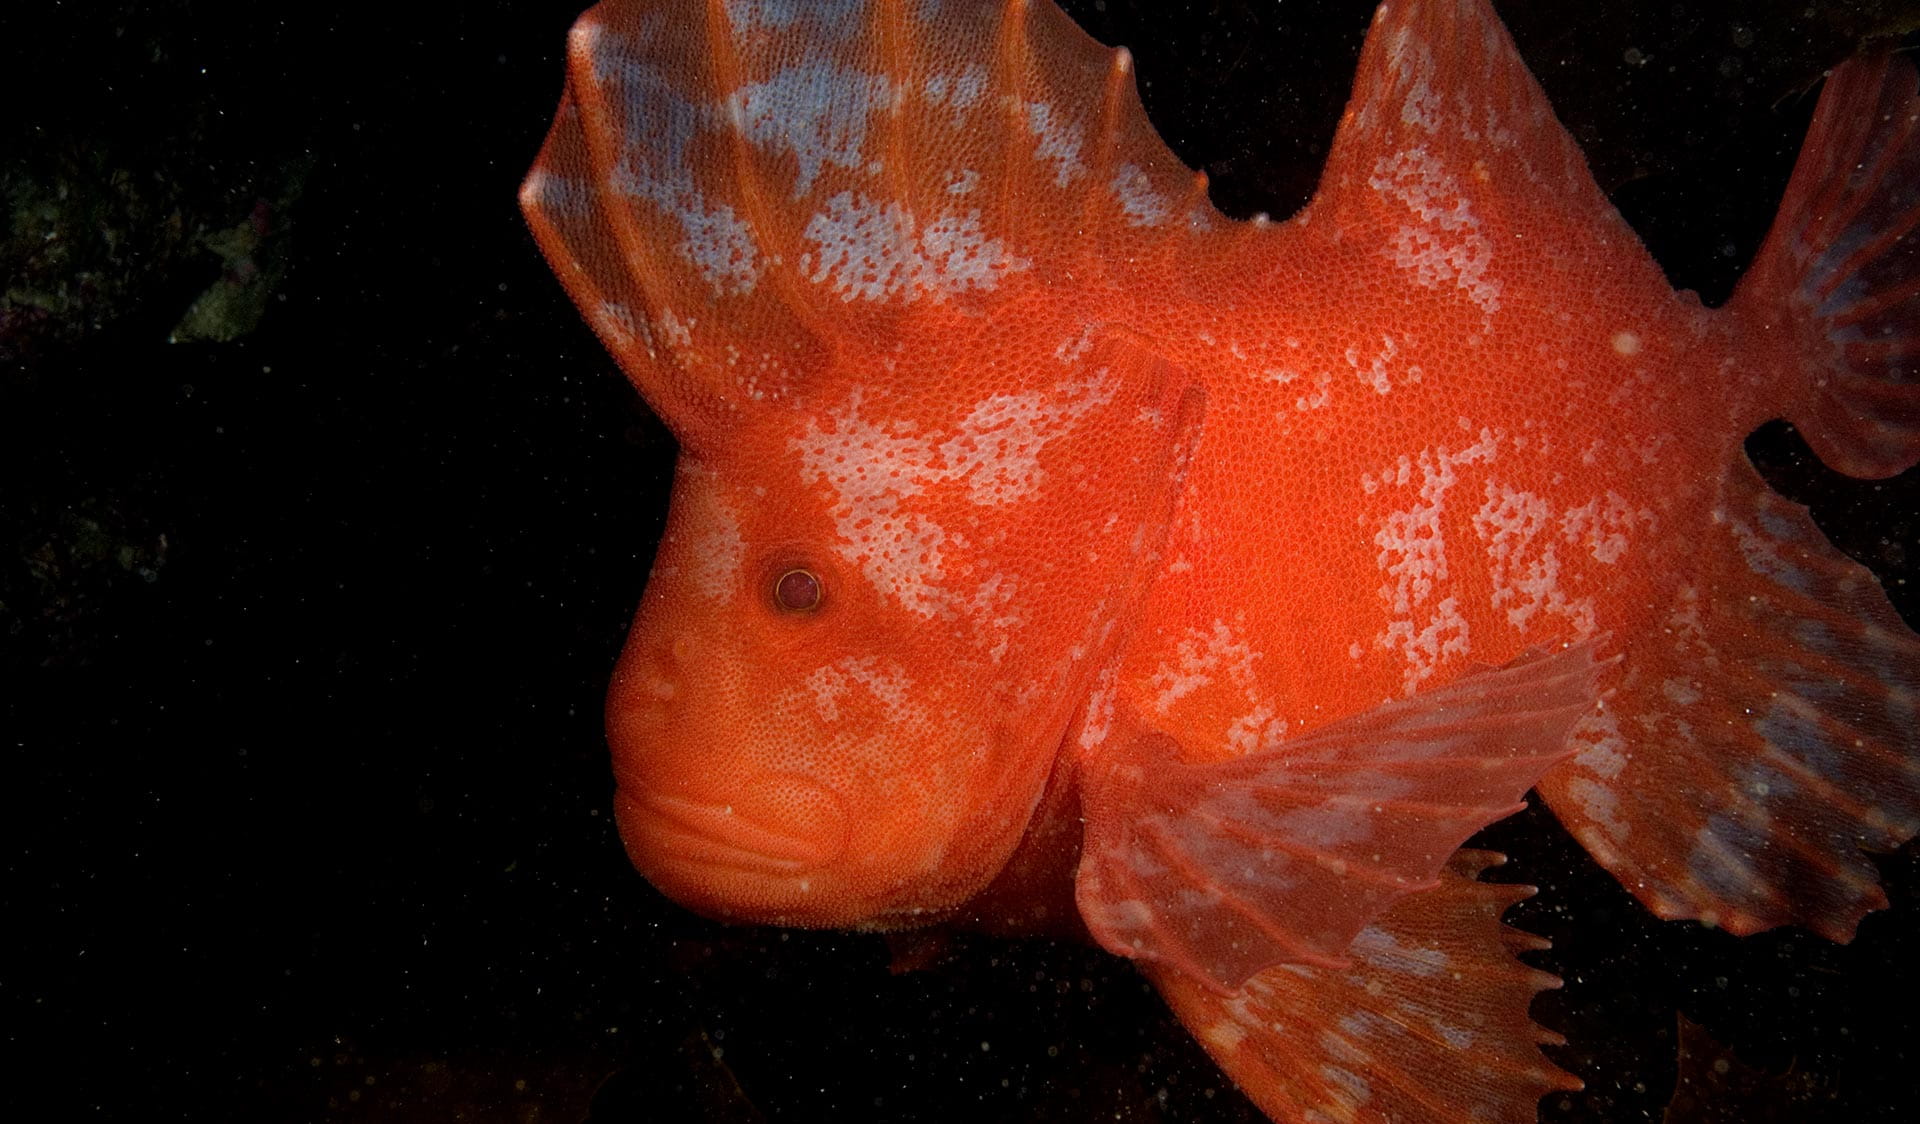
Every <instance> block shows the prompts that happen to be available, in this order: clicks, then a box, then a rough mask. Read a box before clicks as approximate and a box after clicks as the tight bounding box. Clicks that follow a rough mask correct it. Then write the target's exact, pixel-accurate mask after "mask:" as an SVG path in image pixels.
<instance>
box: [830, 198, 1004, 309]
mask: <svg viewBox="0 0 1920 1124" xmlns="http://www.w3.org/2000/svg"><path fill="white" fill-rule="evenodd" d="M804 234H805V237H806V239H807V240H808V241H809V242H811V243H813V245H814V249H813V250H812V251H811V252H808V253H804V254H802V255H800V268H801V270H802V272H803V273H804V274H805V275H806V276H807V279H808V280H809V281H812V282H814V283H815V284H825V285H827V286H828V287H830V288H831V289H832V290H833V291H834V292H835V293H837V294H839V296H840V298H841V299H842V300H849V301H850V300H855V299H858V300H866V301H881V300H887V299H890V298H892V297H895V296H902V295H904V296H905V297H906V298H907V299H908V300H917V299H919V298H921V297H932V298H934V299H936V300H938V299H944V298H945V297H947V296H950V295H952V294H955V293H962V292H967V291H969V290H982V291H985V290H991V289H993V288H994V287H996V286H997V285H999V283H1000V279H1001V278H1002V277H1004V276H1006V275H1007V274H1009V273H1017V272H1019V271H1021V270H1024V269H1028V268H1031V267H1032V264H1033V263H1032V262H1030V261H1028V260H1027V259H1026V258H1023V257H1020V256H1019V255H1018V254H1015V253H1012V252H1011V251H1009V250H1008V249H1007V247H1006V245H1005V244H1004V243H1002V242H1001V241H1000V240H999V239H997V238H988V237H987V236H986V235H985V233H983V231H982V229H981V226H980V212H978V211H973V212H969V213H968V214H965V215H945V216H942V217H940V218H937V219H934V220H933V221H931V222H927V223H922V222H921V221H920V220H919V219H918V218H916V217H915V216H914V215H913V213H912V212H910V211H908V210H907V209H906V208H905V207H903V206H901V205H900V204H899V203H893V202H888V203H881V202H876V201H874V200H872V199H869V198H867V197H866V196H865V195H861V194H859V193H856V192H851V191H843V192H841V193H840V194H838V195H835V196H834V197H833V198H832V199H829V200H827V202H826V205H825V206H824V207H823V208H822V209H821V210H820V211H819V212H817V213H816V214H815V215H814V216H813V217H812V218H811V219H809V220H807V225H806V229H805V231H804Z"/></svg>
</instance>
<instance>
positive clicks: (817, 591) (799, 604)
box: [773, 566, 826, 613]
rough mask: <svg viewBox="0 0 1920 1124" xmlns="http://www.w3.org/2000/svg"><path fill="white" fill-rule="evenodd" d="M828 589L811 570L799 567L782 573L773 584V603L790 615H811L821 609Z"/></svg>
mask: <svg viewBox="0 0 1920 1124" xmlns="http://www.w3.org/2000/svg"><path fill="white" fill-rule="evenodd" d="M825 595H826V589H825V587H824V586H822V585H821V584H820V578H819V576H818V575H816V574H814V572H813V571H811V570H806V569H802V568H800V567H798V566H796V567H794V568H792V569H789V570H787V571H785V572H784V573H782V574H781V575H780V576H779V577H778V578H775V579H774V582H773V603H774V604H775V605H778V606H779V607H780V608H782V609H785V610H786V611H788V612H790V613H810V612H812V611H813V610H815V609H818V608H819V607H820V601H821V599H822V598H823V597H824V596H825Z"/></svg>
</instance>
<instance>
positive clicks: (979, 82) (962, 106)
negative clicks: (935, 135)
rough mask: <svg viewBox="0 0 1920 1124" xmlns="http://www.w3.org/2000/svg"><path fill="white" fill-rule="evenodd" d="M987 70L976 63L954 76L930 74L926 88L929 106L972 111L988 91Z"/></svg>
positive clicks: (925, 93) (953, 74)
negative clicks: (982, 95) (981, 96)
mask: <svg viewBox="0 0 1920 1124" xmlns="http://www.w3.org/2000/svg"><path fill="white" fill-rule="evenodd" d="M987 81H988V75H987V68H986V67H984V66H981V65H980V64H979V63H974V64H972V65H971V66H968V67H967V68H966V69H964V70H961V71H958V72H956V73H952V74H930V75H928V76H927V83H926V86H925V87H924V96H925V97H926V101H927V104H928V105H932V106H940V107H943V108H946V109H952V110H956V111H963V110H968V109H972V108H973V107H974V106H975V105H977V104H978V103H979V101H980V95H981V94H982V93H984V92H986V89H987Z"/></svg>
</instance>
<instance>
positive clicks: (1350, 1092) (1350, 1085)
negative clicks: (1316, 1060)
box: [1320, 1065, 1373, 1112]
mask: <svg viewBox="0 0 1920 1124" xmlns="http://www.w3.org/2000/svg"><path fill="white" fill-rule="evenodd" d="M1320 1076H1321V1077H1324V1078H1326V1080H1327V1082H1328V1084H1331V1085H1333V1086H1335V1087H1336V1088H1338V1089H1339V1090H1340V1091H1341V1092H1342V1093H1343V1094H1345V1095H1346V1097H1347V1101H1346V1103H1345V1104H1339V1105H1326V1106H1324V1108H1325V1110H1326V1111H1328V1112H1341V1111H1349V1112H1350V1111H1351V1110H1352V1109H1353V1108H1354V1107H1355V1106H1357V1105H1363V1104H1366V1103H1367V1102H1368V1101H1370V1100H1372V1099H1373V1086H1372V1085H1370V1084H1368V1083H1367V1079H1366V1078H1364V1077H1362V1076H1360V1075H1359V1074H1357V1073H1355V1072H1353V1071H1352V1070H1350V1069H1344V1068H1342V1067H1340V1066H1337V1065H1323V1066H1321V1067H1320Z"/></svg>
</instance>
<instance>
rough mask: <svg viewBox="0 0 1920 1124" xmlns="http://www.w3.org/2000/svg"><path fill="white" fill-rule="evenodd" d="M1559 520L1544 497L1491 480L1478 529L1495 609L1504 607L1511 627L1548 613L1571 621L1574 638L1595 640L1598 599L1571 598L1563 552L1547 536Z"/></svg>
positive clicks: (1476, 520) (1522, 628) (1522, 627)
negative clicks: (1562, 577)
mask: <svg viewBox="0 0 1920 1124" xmlns="http://www.w3.org/2000/svg"><path fill="white" fill-rule="evenodd" d="M1555 522H1557V520H1556V519H1555V517H1554V513H1553V505H1552V504H1551V503H1549V502H1548V501H1547V500H1546V499H1545V498H1543V497H1541V496H1538V495H1535V494H1534V493H1532V492H1528V491H1523V490H1521V489H1518V488H1509V487H1507V486H1506V485H1504V484H1501V483H1499V482H1498V481H1495V480H1489V481H1487V484H1486V502H1484V503H1482V504H1481V505H1480V510H1478V511H1476V512H1474V515H1473V529H1474V533H1475V534H1477V535H1478V536H1479V537H1480V541H1481V543H1482V544H1484V545H1485V547H1486V552H1487V570H1488V576H1489V577H1490V578H1491V579H1492V583H1493V593H1492V605H1493V607H1494V608H1495V609H1504V610H1505V611H1506V614H1507V623H1508V624H1509V625H1511V626H1513V627H1514V628H1515V629H1517V630H1520V631H1525V630H1526V629H1527V628H1528V627H1530V626H1531V625H1532V624H1533V623H1534V622H1535V618H1537V617H1538V616H1540V615H1541V614H1543V613H1544V614H1546V615H1548V616H1554V617H1559V618H1561V619H1563V620H1565V621H1567V622H1568V623H1570V624H1571V625H1572V626H1573V631H1574V635H1575V636H1578V637H1585V636H1590V635H1592V634H1593V632H1594V630H1595V627H1596V626H1595V623H1594V607H1593V599H1592V598H1590V597H1572V596H1569V595H1568V593H1567V592H1566V590H1565V589H1563V588H1562V587H1561V584H1560V554H1559V548H1558V544H1557V543H1556V541H1555V538H1554V536H1553V535H1551V534H1549V533H1548V531H1549V530H1550V528H1551V527H1552V526H1553V524H1554V523H1555Z"/></svg>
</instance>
